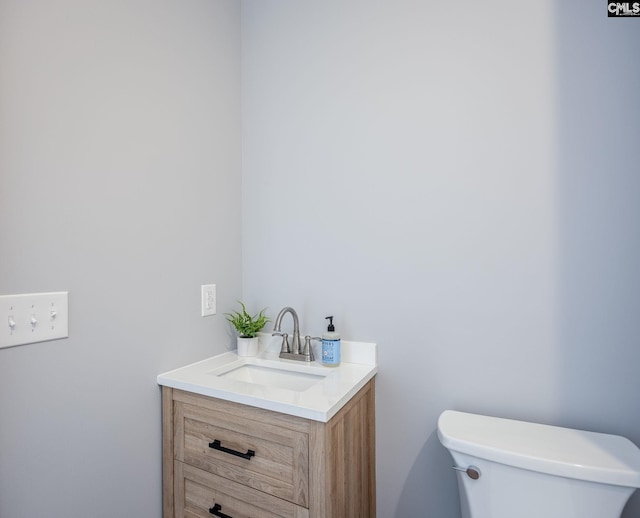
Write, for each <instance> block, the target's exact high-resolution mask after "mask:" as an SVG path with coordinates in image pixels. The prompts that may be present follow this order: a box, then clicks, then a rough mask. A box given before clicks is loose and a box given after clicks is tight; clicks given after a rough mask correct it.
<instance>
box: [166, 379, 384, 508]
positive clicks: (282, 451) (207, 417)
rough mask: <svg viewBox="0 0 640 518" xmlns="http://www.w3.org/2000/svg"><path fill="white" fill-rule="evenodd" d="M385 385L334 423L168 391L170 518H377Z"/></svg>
mask: <svg viewBox="0 0 640 518" xmlns="http://www.w3.org/2000/svg"><path fill="white" fill-rule="evenodd" d="M374 388H375V379H372V380H371V381H369V382H368V383H367V385H365V386H364V387H363V388H362V389H361V390H360V391H359V392H358V393H357V394H356V395H355V396H354V397H353V398H352V399H351V400H350V401H349V402H348V403H347V404H346V405H345V406H344V407H342V408H341V409H340V411H339V412H338V413H337V414H336V415H335V416H334V417H333V418H332V419H331V420H330V421H329V422H328V423H321V422H318V421H313V420H309V419H303V418H301V417H296V416H290V415H287V414H282V413H278V412H272V411H270V410H263V409H260V408H254V407H250V406H246V405H242V404H239V403H233V402H230V401H225V400H221V399H216V398H211V397H207V396H201V395H198V394H194V393H191V392H185V391H182V390H177V389H172V388H169V387H162V411H163V412H162V428H163V461H162V463H163V508H164V518H196V517H197V518H211V517H213V516H218V517H219V518H225V517H229V518H359V517H362V518H373V517H375V513H376V499H375V490H376V480H375V398H374Z"/></svg>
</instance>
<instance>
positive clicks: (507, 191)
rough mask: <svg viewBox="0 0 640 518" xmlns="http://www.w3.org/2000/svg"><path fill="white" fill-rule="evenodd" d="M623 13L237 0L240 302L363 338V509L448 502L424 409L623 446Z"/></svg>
mask: <svg viewBox="0 0 640 518" xmlns="http://www.w3.org/2000/svg"><path fill="white" fill-rule="evenodd" d="M639 24H640V21H639V20H636V19H633V20H630V19H627V20H614V19H611V20H609V19H607V17H606V6H605V3H603V2H601V1H595V0H594V1H588V2H584V1H578V0H572V1H564V0H563V1H562V2H552V1H551V0H547V1H541V2H526V3H523V2H520V3H515V4H514V3H513V2H506V1H496V0H490V1H488V2H480V3H479V2H471V1H465V2H413V1H409V0H400V1H375V2H371V1H369V0H351V1H348V2H345V1H344V0H318V1H309V2H298V1H295V0H272V1H268V2H265V1H264V0H246V1H244V2H243V99H242V102H243V200H244V203H243V215H244V216H243V217H244V226H243V286H244V290H243V292H244V297H245V299H246V300H247V301H248V302H249V303H250V304H252V305H255V306H257V307H262V306H269V307H270V310H271V312H272V314H273V313H275V312H276V311H277V310H278V309H279V308H280V307H282V306H284V305H293V306H294V307H295V308H297V309H298V310H299V312H300V313H301V318H302V323H303V328H304V330H305V331H306V332H310V333H320V332H321V331H322V329H323V327H322V326H323V317H324V316H325V315H327V314H333V315H335V316H336V325H337V329H338V331H340V332H342V334H343V336H345V337H349V338H352V339H359V340H371V341H376V342H378V344H379V360H380V371H379V376H378V384H377V441H378V445H377V455H378V466H377V467H378V510H379V516H381V517H382V518H387V517H392V516H393V517H403V518H404V517H407V518H410V517H415V516H426V517H433V518H458V517H459V507H458V503H457V494H456V485H455V478H454V475H453V473H452V472H451V470H450V469H449V465H450V461H449V459H448V455H447V453H446V451H445V450H444V449H443V448H442V447H441V446H440V445H439V443H438V441H437V438H436V436H435V427H436V420H437V417H438V415H439V414H440V412H442V411H443V410H444V409H447V408H453V409H459V410H466V411H472V412H479V413H487V414H494V415H500V416H506V417H515V418H521V419H528V420H534V421H540V422H545V423H553V424H560V425H568V426H575V427H580V428H586V429H592V430H599V431H603V432H612V433H619V434H624V435H626V436H628V437H630V438H631V439H632V440H634V441H635V442H636V443H637V444H640V411H639V410H640V408H639V405H638V392H639V389H640V377H639V376H638V375H637V368H638V365H640V344H639V341H640V328H639V326H640V324H639V322H640V319H638V307H639V302H640V301H639V300H638V297H639V295H638V294H639V293H640V270H639V269H638V264H640V210H639V208H638V207H639V204H638V201H637V200H638V199H640V175H639V173H638V164H639V163H640V151H639V150H638V148H639V146H638V136H639V135H640V97H638V95H637V92H638V91H640V89H639V87H640V61H639V60H638V55H637V49H638V48H640V25H639ZM638 514H640V499H639V498H638V496H637V495H636V498H635V499H634V500H633V503H632V504H631V506H630V508H628V509H627V511H626V513H625V517H627V518H630V517H632V516H638Z"/></svg>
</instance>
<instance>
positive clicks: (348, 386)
mask: <svg viewBox="0 0 640 518" xmlns="http://www.w3.org/2000/svg"><path fill="white" fill-rule="evenodd" d="M260 338H261V352H260V354H258V356H254V357H240V356H238V355H237V354H236V351H230V352H226V353H222V354H219V355H218V356H213V357H211V358H207V359H206V360H202V361H199V362H197V363H192V364H191V365H187V366H185V367H181V368H179V369H175V370H172V371H169V372H165V373H164V374H160V375H159V376H158V384H159V385H164V386H166V387H172V388H175V389H180V390H185V391H188V392H194V393H196V394H202V395H204V396H210V397H215V398H219V399H224V400H227V401H234V402H236V403H242V404H245V405H250V406H254V407H258V408H264V409H267V410H273V411H275V412H282V413H284V414H289V415H295V416H298V417H304V418H306V419H312V420H314V421H321V422H324V423H326V422H327V421H329V420H330V419H331V418H332V417H333V416H334V415H335V414H336V413H337V412H338V410H340V408H342V407H343V406H344V404H345V403H347V401H349V399H351V398H352V397H353V396H354V395H355V394H356V393H357V392H358V391H359V390H360V389H361V388H362V387H364V386H365V385H366V384H367V382H369V380H371V379H372V378H373V377H374V376H375V374H376V372H377V370H378V368H377V363H378V362H377V351H376V344H373V343H368V342H349V341H344V340H343V341H342V347H341V351H342V362H341V363H340V365H339V366H338V367H324V366H323V365H322V364H321V363H320V362H310V363H306V362H301V361H294V360H281V359H280V358H279V357H278V353H279V351H280V339H279V338H278V337H276V338H275V339H272V338H271V336H269V335H261V337H260ZM242 365H255V366H258V367H270V368H278V369H282V370H289V371H295V372H299V373H305V374H309V375H315V376H319V377H318V379H319V381H317V382H316V383H314V384H313V385H312V386H310V387H309V388H307V389H306V390H302V391H300V390H290V389H286V388H279V387H275V386H268V385H260V384H258V383H253V382H252V383H249V382H246V381H240V380H237V379H231V378H230V377H226V376H219V375H218V374H219V373H221V372H227V371H230V370H233V369H235V368H237V367H240V366H242Z"/></svg>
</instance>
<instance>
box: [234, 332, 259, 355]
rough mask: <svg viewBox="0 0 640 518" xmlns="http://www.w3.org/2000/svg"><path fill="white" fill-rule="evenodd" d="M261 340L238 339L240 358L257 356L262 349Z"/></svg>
mask: <svg viewBox="0 0 640 518" xmlns="http://www.w3.org/2000/svg"><path fill="white" fill-rule="evenodd" d="M259 345H260V338H259V337H257V336H256V337H254V338H242V337H241V336H239V337H238V356H255V355H257V354H258V350H259V349H260V347H259Z"/></svg>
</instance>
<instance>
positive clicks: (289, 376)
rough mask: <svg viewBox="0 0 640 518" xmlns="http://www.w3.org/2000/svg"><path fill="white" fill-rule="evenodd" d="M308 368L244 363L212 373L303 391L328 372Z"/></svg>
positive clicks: (253, 382)
mask: <svg viewBox="0 0 640 518" xmlns="http://www.w3.org/2000/svg"><path fill="white" fill-rule="evenodd" d="M309 370H310V368H305V369H304V371H307V372H302V369H300V370H291V369H283V368H278V367H273V366H266V365H254V364H250V363H244V364H241V365H237V364H234V365H232V366H231V368H229V369H222V370H220V369H219V370H216V371H214V372H212V374H214V375H215V376H217V377H219V378H222V379H226V380H234V381H242V382H245V383H251V384H254V385H264V386H267V387H276V388H282V389H287V390H293V391H295V392H304V391H305V390H307V389H309V388H311V387H312V386H313V385H315V384H316V383H319V382H321V381H323V380H324V379H325V377H326V376H327V374H328V373H323V372H318V370H319V369H314V372H308V371H309Z"/></svg>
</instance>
